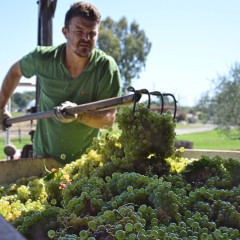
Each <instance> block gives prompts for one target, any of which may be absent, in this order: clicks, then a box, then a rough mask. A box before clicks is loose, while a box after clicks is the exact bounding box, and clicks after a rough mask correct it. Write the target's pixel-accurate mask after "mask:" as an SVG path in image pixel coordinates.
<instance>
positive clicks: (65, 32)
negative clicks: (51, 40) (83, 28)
mask: <svg viewBox="0 0 240 240" xmlns="http://www.w3.org/2000/svg"><path fill="white" fill-rule="evenodd" d="M62 33H63V35H64V37H65V38H66V39H67V38H68V36H67V35H68V30H67V28H66V27H63V28H62Z"/></svg>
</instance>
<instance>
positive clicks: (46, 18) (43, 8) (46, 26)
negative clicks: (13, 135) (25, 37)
mask: <svg viewBox="0 0 240 240" xmlns="http://www.w3.org/2000/svg"><path fill="white" fill-rule="evenodd" d="M37 3H38V5H39V6H38V42H37V44H38V46H50V45H52V19H53V16H54V12H55V9H56V5H57V0H39V1H37ZM39 91H40V89H39V81H38V78H37V79H36V104H35V111H36V112H38V105H39V101H38V100H39V93H40V92H39Z"/></svg>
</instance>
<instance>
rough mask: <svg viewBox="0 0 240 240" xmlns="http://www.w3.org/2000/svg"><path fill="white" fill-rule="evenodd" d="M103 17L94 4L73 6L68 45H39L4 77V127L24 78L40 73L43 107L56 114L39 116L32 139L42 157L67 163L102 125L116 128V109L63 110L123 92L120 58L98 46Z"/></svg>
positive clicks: (0, 116)
mask: <svg viewBox="0 0 240 240" xmlns="http://www.w3.org/2000/svg"><path fill="white" fill-rule="evenodd" d="M100 19H101V15H100V13H99V11H98V10H97V9H96V8H95V7H94V6H93V5H91V4H89V3H84V2H77V3H75V4H73V5H72V6H71V8H70V9H69V10H68V12H67V13H66V16H65V25H64V27H63V28H62V32H63V35H64V36H65V38H66V43H64V44H61V45H59V46H57V47H53V46H51V47H37V48H36V49H35V50H34V51H32V52H30V53H29V54H27V55H26V56H24V57H23V58H22V59H21V60H19V61H17V62H16V63H15V64H13V66H12V67H11V68H10V70H9V71H8V73H7V75H6V77H5V78H4V80H3V84H2V88H1V92H0V123H1V128H2V130H4V119H5V118H8V117H11V115H10V114H9V112H8V111H7V109H6V104H7V102H8V100H9V98H10V97H11V95H12V94H13V92H14V89H15V88H16V87H17V85H18V83H19V81H20V79H21V77H22V76H24V77H26V78H30V77H32V76H34V75H36V76H38V77H39V85H40V97H39V105H40V106H39V111H47V110H51V109H54V112H55V118H50V119H40V120H38V123H37V127H36V132H35V134H34V139H33V150H34V154H35V156H37V157H53V158H55V159H56V160H57V161H59V162H61V163H63V164H66V163H69V162H71V161H73V160H76V159H78V158H79V157H80V156H81V155H82V154H83V153H84V152H85V151H86V149H87V148H88V147H89V146H90V145H91V143H92V139H93V138H94V137H97V136H98V134H99V129H100V128H104V127H106V126H111V125H112V124H113V122H114V120H115V112H116V110H115V109H114V110H105V111H99V112H94V113H85V114H75V115H66V114H64V109H66V108H67V107H73V106H75V105H76V104H77V105H79V104H84V103H88V102H93V101H98V100H102V99H106V98H111V97H116V96H119V95H120V88H121V87H120V74H119V69H118V67H117V65H116V63H115V61H114V60H113V58H111V57H110V56H108V55H106V54H105V53H104V52H102V51H101V50H99V49H96V48H95V45H96V41H97V38H98V34H99V25H100ZM56 106H58V107H56Z"/></svg>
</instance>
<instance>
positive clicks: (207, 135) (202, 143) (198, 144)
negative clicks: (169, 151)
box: [177, 130, 240, 151]
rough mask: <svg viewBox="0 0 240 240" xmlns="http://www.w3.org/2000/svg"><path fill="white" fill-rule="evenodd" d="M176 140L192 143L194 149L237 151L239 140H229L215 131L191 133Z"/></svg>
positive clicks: (239, 147) (239, 148)
mask: <svg viewBox="0 0 240 240" xmlns="http://www.w3.org/2000/svg"><path fill="white" fill-rule="evenodd" d="M177 140H185V141H191V142H193V148H194V149H214V150H239V151H240V138H238V139H231V138H228V137H226V136H224V135H222V134H220V133H219V132H218V131H217V130H212V131H207V132H200V133H191V134H184V135H180V136H177Z"/></svg>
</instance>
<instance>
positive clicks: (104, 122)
mask: <svg viewBox="0 0 240 240" xmlns="http://www.w3.org/2000/svg"><path fill="white" fill-rule="evenodd" d="M115 113H116V109H111V110H104V111H98V112H91V113H83V114H78V118H77V121H78V122H80V123H82V124H85V125H87V126H89V127H93V128H108V127H111V126H112V125H113V123H114V121H115Z"/></svg>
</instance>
